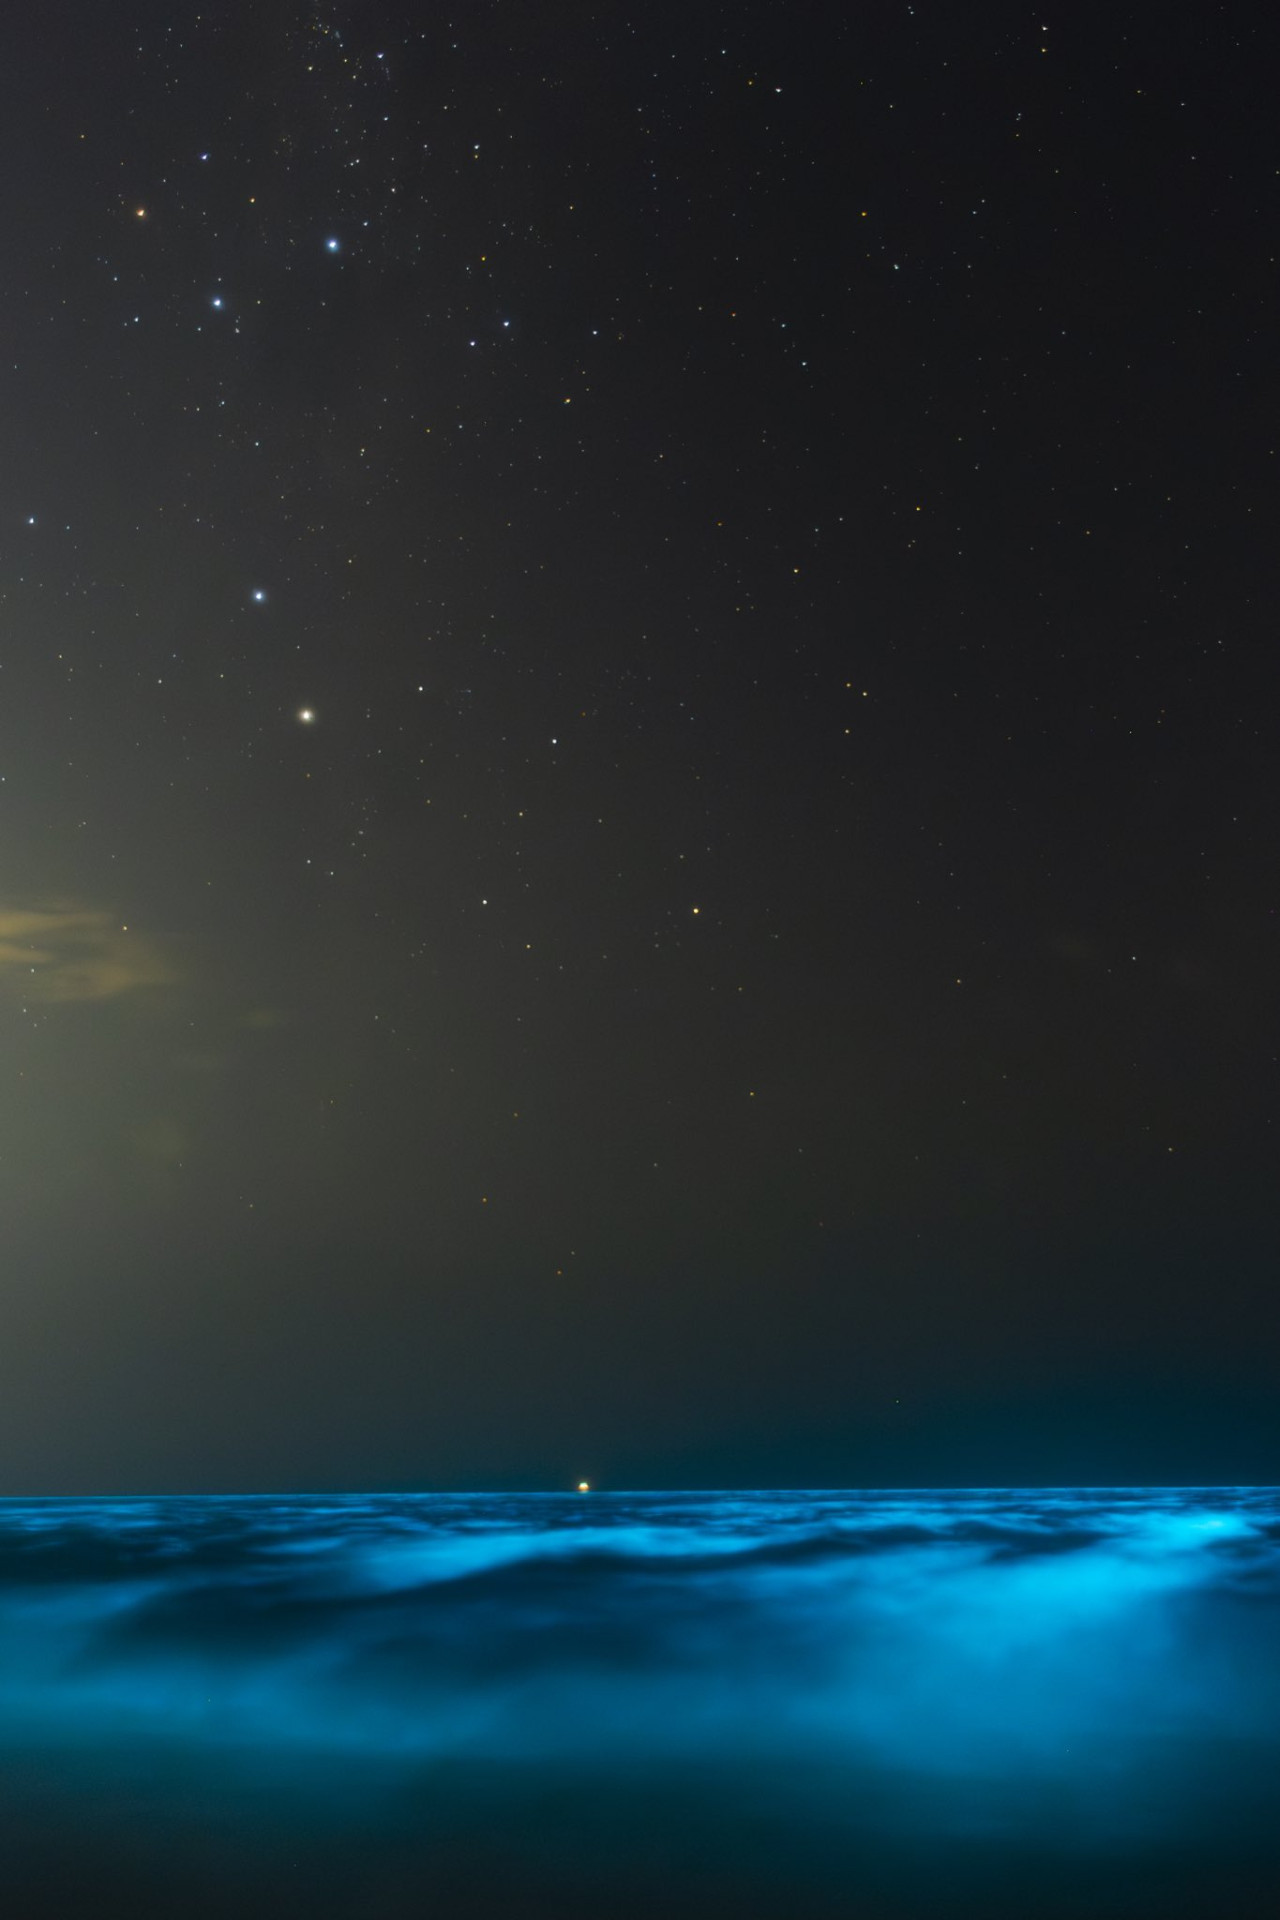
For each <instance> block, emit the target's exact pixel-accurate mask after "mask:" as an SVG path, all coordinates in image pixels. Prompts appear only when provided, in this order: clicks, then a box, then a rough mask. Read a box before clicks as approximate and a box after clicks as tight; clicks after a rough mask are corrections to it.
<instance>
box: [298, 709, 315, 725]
mask: <svg viewBox="0 0 1280 1920" xmlns="http://www.w3.org/2000/svg"><path fill="white" fill-rule="evenodd" d="M315 718H316V715H315V708H314V707H299V708H298V719H299V720H300V721H301V722H302V725H303V726H304V727H310V726H314V725H315Z"/></svg>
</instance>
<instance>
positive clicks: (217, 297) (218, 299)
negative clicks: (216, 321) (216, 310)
mask: <svg viewBox="0 0 1280 1920" xmlns="http://www.w3.org/2000/svg"><path fill="white" fill-rule="evenodd" d="M209 305H210V306H211V307H221V305H222V295H221V294H220V293H215V294H214V296H213V298H212V300H211V301H210V302H209Z"/></svg>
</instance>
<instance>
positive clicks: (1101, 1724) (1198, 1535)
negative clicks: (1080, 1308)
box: [0, 1488, 1280, 1920]
mask: <svg viewBox="0 0 1280 1920" xmlns="http://www.w3.org/2000/svg"><path fill="white" fill-rule="evenodd" d="M0 1897H3V1898H4V1899H5V1900H6V1902H7V1903H8V1906H9V1910H11V1911H17V1910H21V1911H23V1912H31V1913H41V1912H44V1911H49V1912H54V1911H58V1912H77V1913H78V1912H83V1913H86V1914H88V1913H94V1914H114V1913H117V1912H119V1913H121V1914H123V1913H130V1914H135V1915H136V1914H146V1915H150V1914H156V1915H158V1914H161V1913H166V1914H168V1913H176V1912H182V1913H184V1914H197V1915H202V1914H209V1915H213V1914H223V1913H231V1912H235V1913H237V1914H251V1913H262V1914H264V1915H265V1914H267V1913H270V1914H273V1915H285V1914H290V1913H297V1914H299V1915H302V1914H306V1915H314V1916H327V1915H339V1914H342V1915H352V1916H355V1915H362V1916H366V1915H367V1916H379V1917H383V1920H385V1917H388V1916H397V1915H410V1914H413V1915H424V1914H428V1913H430V1914H438V1915H441V1916H445V1917H446V1920H453V1917H454V1916H456V1917H457V1920H469V1916H472V1915H478V1914H481V1913H493V1912H498V1911H500V1912H502V1913H504V1914H508V1915H513V1916H518V1915H529V1916H534V1915H552V1914H554V1915H557V1916H561V1915H567V1914H568V1915H578V1914H581V1915H586V1914H601V1915H604V1914H611V1915H612V1914H618V1915H624V1916H639V1915H651V1914H654V1915H656V1914H659V1913H661V1914H664V1915H677V1916H683V1915H686V1914H687V1915H692V1914H695V1913H697V1914H700V1915H706V1914H708V1913H711V1914H720V1913H724V1914H742V1915H752V1916H764V1915H774V1914H776V1915H778V1916H779V1917H780V1920H781V1916H791V1915H814V1916H816V1915H826V1914H830V1915H835V1914H840V1915H843V1916H856V1915H869V1916H871V1915H874V1916H880V1915H884V1916H890V1915H899V1914H901V1915H908V1914H925V1913H928V1914H962V1913H963V1914H969V1913H972V1914H978V1913H982V1914H989V1913H993V1912H999V1913H1008V1914H1014V1913H1017V1914H1020V1915H1023V1916H1028V1917H1030V1916H1036V1915H1041V1914H1043V1915H1060V1914H1063V1915H1065V1914H1073V1913H1079V1914H1085V1913H1088V1914H1090V1915H1094V1916H1098V1915H1101V1916H1106V1915H1114V1916H1116V1920H1119V1917H1120V1916H1136V1915H1145V1916H1151V1917H1152V1920H1154V1916H1156V1915H1159V1916H1162V1917H1163V1916H1167V1915H1201V1914H1203V1915H1209V1914H1215V1915H1216V1914H1224V1913H1239V1914H1245V1913H1253V1912H1257V1913H1259V1914H1261V1913H1263V1912H1268V1911H1270V1910H1271V1909H1272V1908H1273V1907H1274V1905H1275V1903H1276V1900H1277V1897H1280V1494H1278V1493H1277V1492H1276V1491H1275V1490H1272V1489H1254V1488H1244V1489H1212V1490H1159V1491H1154V1492H1153V1491H1146V1490H1142V1489H1120V1490H1110V1491H1101V1492H1100V1491H1069V1490H1058V1491H1052V1492H1045V1491H1040V1490H1036V1491H1018V1490H1012V1491H999V1492H992V1491H980V1492H966V1493H952V1492H947V1493H928V1492H921V1493H900V1492H895V1493H873V1494H863V1493H857V1494H853V1493H839V1494H836V1493H805V1492H795V1493H747V1494H738V1493H735V1494H724V1493H720V1494H716V1493H711V1494H688V1495H666V1494H627V1495H603V1494H591V1495H588V1496H586V1497H581V1496H577V1495H573V1496H559V1495H556V1496H519V1497H511V1496H498V1495H491V1496H481V1497H477V1496H447V1495H424V1496H399V1495H392V1496H378V1497H368V1498H366V1497H361V1498H355V1497H352V1498H345V1497H344V1498H331V1499H326V1498H208V1499H167V1498H166V1499H129V1500H58V1501H9V1502H5V1503H0ZM15 1900H17V1901H18V1902H19V1903H21V1902H25V1903H26V1904H25V1905H21V1904H20V1905H19V1906H15V1905H14V1902H15Z"/></svg>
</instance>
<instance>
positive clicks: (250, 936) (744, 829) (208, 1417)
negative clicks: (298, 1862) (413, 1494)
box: [0, 0, 1280, 1493]
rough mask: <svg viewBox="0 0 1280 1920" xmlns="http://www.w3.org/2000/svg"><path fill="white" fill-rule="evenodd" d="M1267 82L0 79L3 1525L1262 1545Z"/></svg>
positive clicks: (1267, 1227)
mask: <svg viewBox="0 0 1280 1920" xmlns="http://www.w3.org/2000/svg"><path fill="white" fill-rule="evenodd" d="M1265 18H1266V16H1265V10H1263V9H1256V8H1247V7H1246V8H1218V7H1190V8H1186V9H1176V8H1175V9H1169V8H1167V7H1164V8H1156V7H1145V8H1133V7H1126V6H1123V5H1119V6H1106V7H1101V6H1091V5H1085V6H1081V5H1071V6H1065V5H1063V4H1061V0H1054V4H1052V5H1051V6H1049V7H1047V8H1042V9H1040V10H1038V11H1037V10H1033V9H1032V8H1030V7H1029V6H1024V5H1004V4H997V5H992V6H983V7H979V8H976V9H975V8H972V7H956V6H949V5H942V4H928V5H926V4H917V5H905V4H896V3H895V4H874V5H871V6H869V7H865V8H848V9H846V8H844V7H839V6H835V5H832V6H829V7H827V8H807V7H805V8H801V7H796V8H787V7H781V6H776V5H766V4H758V3H757V0H749V4H747V5H745V6H738V5H735V6H732V7H729V6H721V5H705V6H698V5H693V6H688V5H675V4H672V3H671V0H657V3H656V4H649V5H645V6H643V7H640V6H636V7H630V6H625V5H622V4H618V5H610V4H598V5H575V4H564V5H559V4H557V5H547V6H539V5H535V4H532V3H530V4H513V3H510V0H508V3H507V4H479V3H478V0H477V4H470V3H469V0H468V4H466V5H459V6H456V7H453V6H451V7H445V6H439V7H428V6H422V5H412V6H411V5H408V4H401V5H390V4H382V3H381V0H361V4H354V3H352V4H338V5H333V6H318V7H315V8H308V7H303V6H298V5H294V4H292V0H279V4H266V5H255V6H248V5H241V4H226V5H220V4H217V0H214V3H213V4H206V5H204V6H202V7H200V8H197V7H196V6H195V5H193V4H191V0H186V4H182V3H181V0H176V3H175V0H166V4H163V5H161V4H146V3H143V4H133V5H130V6H127V7H124V6H119V5H114V4H113V5H110V6H103V5H95V4H90V0H79V3H78V4H66V3H65V0H62V3H61V4H59V3H57V0H51V4H47V5H41V6H40V7H38V8H29V9H18V10H16V11H14V12H13V13H12V15H11V17H9V18H7V19H6V52H5V59H4V67H3V78H2V80H0V142H2V143H3V165H2V167H0V181H2V182H3V186H2V188H0V192H2V195H3V208H4V219H3V233H4V270H3V278H2V280H0V346H2V351H0V449H2V458H0V1032H2V1033H3V1045H2V1048H0V1073H2V1075H3V1080H2V1085H3V1098H2V1100H0V1220H2V1222H3V1242H2V1246H0V1259H2V1268H0V1272H2V1287H0V1491H4V1492H7V1493H19V1492H22V1493H44V1492H71V1491H102V1492H112V1491H124V1490H130V1489H138V1490H160V1489H169V1488H173V1489H184V1488H185V1489H193V1490H198V1489H202V1488H215V1487H226V1488H239V1489H247V1490H252V1489H255V1488H262V1489H268V1488H285V1487H292V1488H299V1489H306V1488H335V1489H336V1488H356V1487H383V1488H396V1487H403V1488H410V1487H423V1488H433V1487H507V1486H524V1487H532V1488H538V1487H548V1488H561V1487H565V1486H568V1485H572V1484H573V1483H574V1482H576V1481H577V1480H578V1479H579V1478H580V1477H581V1476H583V1475H586V1476H588V1477H590V1478H591V1479H592V1480H593V1481H596V1482H598V1483H599V1484H600V1485H602V1486H676V1487H678V1486H689V1485H707V1484H710V1485H719V1484H734V1485H781V1486H787V1485H820V1484H827V1485H867V1484H870V1485H877V1484H887V1485H892V1484H907V1485H911V1484H938V1485H952V1484H964V1483H966V1482H969V1481H976V1482H985V1483H997V1484H1010V1483H1018V1482H1024V1481H1025V1482H1036V1481H1040V1482H1045V1481H1047V1482H1050V1483H1053V1482H1090V1481H1092V1482H1109V1481H1132V1480H1154V1481H1179V1480H1189V1481H1193V1482H1204V1481H1212V1480H1240V1479H1245V1480H1247V1479H1255V1480H1256V1479H1262V1480H1271V1481H1274V1480H1276V1479H1280V1399H1277V1397H1276V1396H1275V1393H1274V1385H1275V1379H1276V1364H1277V1333H1278V1331H1280V1316H1278V1315H1277V1310H1276V1306H1275V1288H1276V1276H1277V1273H1278V1272H1280V1246H1278V1245H1277V1240H1278V1238H1280V1235H1278V1234H1277V1224H1276V1206H1275V1201H1276V1192H1277V1189H1278V1187H1280V1181H1278V1180H1277V1134H1276V1127H1275V1124H1274V1116H1275V1098H1276V1082H1277V1050H1278V1036H1277V1022H1276V1004H1277V996H1276V990H1275V988H1276V951H1275V949H1276V937H1277V906H1278V904H1280V865H1278V863H1277V852H1278V847H1277V839H1278V834H1277V821H1278V819H1280V807H1278V804H1277V803H1278V800H1280V794H1278V791H1277V786H1278V783H1277V780H1276V775H1275V767H1276V751H1277V730H1276V721H1277V689H1278V687H1280V662H1278V657H1277V650H1276V649H1277V637H1278V635H1280V623H1278V622H1277V584H1278V583H1277V565H1276V555H1277V539H1276V506H1277V482H1276V470H1277V464H1278V463H1277V454H1276V436H1277V399H1278V398H1280V394H1278V387H1280V381H1278V380H1277V373H1276V365H1277V361H1276V318H1277V305H1276V299H1275V291H1274V289H1275V266H1276V258H1275V256H1276V235H1277V231H1280V228H1278V227H1277V197H1278V196H1277V183H1278V181H1280V155H1278V154H1277V142H1276V137H1275V135H1276V123H1275V106H1274V90H1273V78H1274V69H1273V68H1272V66H1271V63H1270V60H1269V58H1268V53H1267V44H1266V35H1265V29H1264V22H1265Z"/></svg>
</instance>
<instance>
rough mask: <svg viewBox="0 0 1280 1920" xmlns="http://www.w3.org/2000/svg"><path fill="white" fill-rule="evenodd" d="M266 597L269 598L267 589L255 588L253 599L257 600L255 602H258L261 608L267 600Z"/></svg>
mask: <svg viewBox="0 0 1280 1920" xmlns="http://www.w3.org/2000/svg"><path fill="white" fill-rule="evenodd" d="M266 597H267V590H266V588H265V587H255V588H254V590H253V598H254V599H255V600H256V601H257V603H258V605H259V606H261V605H262V603H263V601H264V600H265V599H266Z"/></svg>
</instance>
